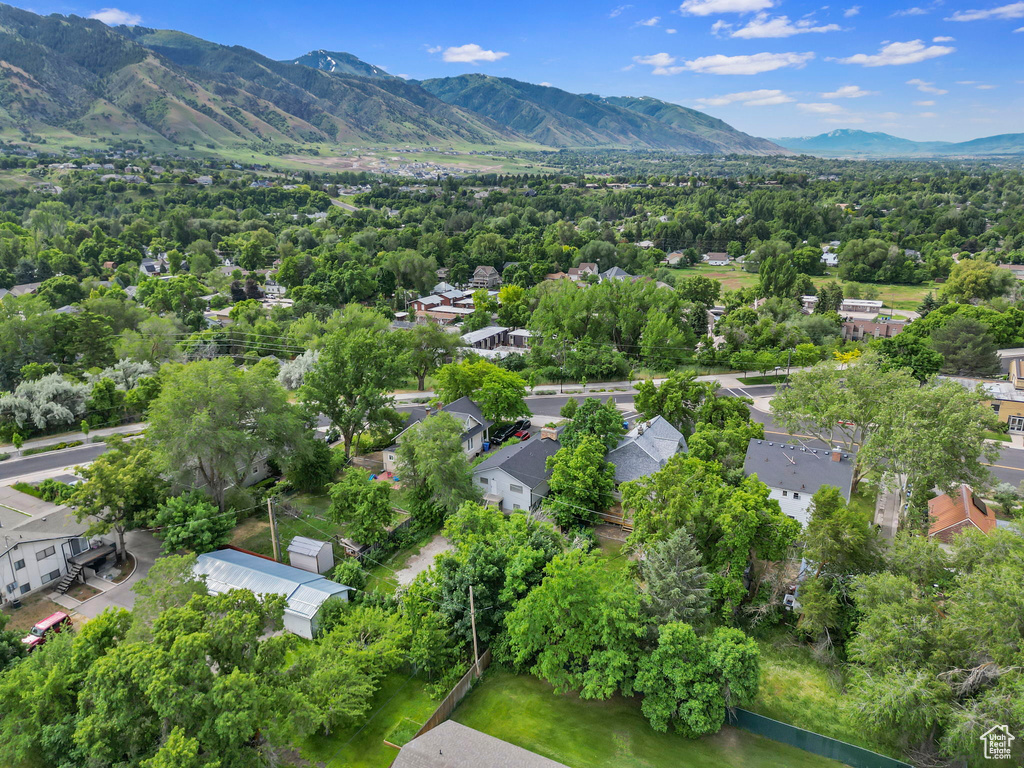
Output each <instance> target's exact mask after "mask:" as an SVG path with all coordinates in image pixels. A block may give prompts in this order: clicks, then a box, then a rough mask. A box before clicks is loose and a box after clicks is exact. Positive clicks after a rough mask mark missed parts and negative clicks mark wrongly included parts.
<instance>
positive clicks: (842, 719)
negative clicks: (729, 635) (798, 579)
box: [749, 634, 898, 757]
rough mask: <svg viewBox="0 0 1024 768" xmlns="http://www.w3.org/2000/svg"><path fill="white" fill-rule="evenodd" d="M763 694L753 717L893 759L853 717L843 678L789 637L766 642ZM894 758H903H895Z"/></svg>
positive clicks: (756, 703)
mask: <svg viewBox="0 0 1024 768" xmlns="http://www.w3.org/2000/svg"><path fill="white" fill-rule="evenodd" d="M759 645H760V647H761V689H760V692H759V694H758V698H757V701H756V702H755V703H754V704H753V705H752V706H751V707H749V709H750V710H751V711H753V712H757V713H759V714H762V715H765V716H766V717H771V718H773V719H775V720H780V721H782V722H784V723H789V724H790V725H795V726H797V727H798V728H803V729H805V730H808V731H814V732H815V733H820V734H822V735H824V736H831V737H832V738H834V739H839V740H841V741H845V742H847V743H850V744H856V745H857V746H859V747H864V748H865V749H870V750H873V751H875V752H881V753H883V754H890V752H889V750H887V749H886V748H885V747H884V746H883V745H882V744H880V743H878V742H877V741H876V740H875V739H874V738H872V734H871V733H869V732H868V731H867V730H865V729H864V728H863V727H862V726H859V725H857V724H856V723H855V722H854V720H853V718H852V717H851V711H850V709H849V703H848V701H847V699H846V697H845V696H844V694H843V692H842V690H841V683H842V681H841V679H840V678H839V675H838V673H830V672H829V670H828V669H827V668H826V667H824V666H822V665H821V664H819V663H817V662H816V661H815V660H814V658H813V657H812V655H811V650H810V648H808V647H807V646H805V645H796V644H794V643H793V642H792V640H791V639H790V636H789V635H788V634H785V635H780V637H779V639H778V640H777V641H776V642H774V643H773V642H770V641H761V642H760V643H759ZM892 756H893V757H898V755H895V754H893V755H892Z"/></svg>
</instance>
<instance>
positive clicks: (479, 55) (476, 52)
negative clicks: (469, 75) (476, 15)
mask: <svg viewBox="0 0 1024 768" xmlns="http://www.w3.org/2000/svg"><path fill="white" fill-rule="evenodd" d="M506 56H508V54H507V53H506V52H504V51H488V50H487V49H485V48H481V47H480V46H479V45H477V44H476V43H469V44H467V45H455V46H452V47H450V48H448V49H447V50H445V52H444V55H443V56H442V58H443V59H444V60H445V61H447V62H449V63H463V64H476V63H478V62H481V61H497V60H498V59H503V58H505V57H506Z"/></svg>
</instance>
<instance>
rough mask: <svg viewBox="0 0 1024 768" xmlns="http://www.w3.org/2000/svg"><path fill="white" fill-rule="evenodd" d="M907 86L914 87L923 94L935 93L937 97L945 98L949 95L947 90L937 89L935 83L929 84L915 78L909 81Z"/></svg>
mask: <svg viewBox="0 0 1024 768" xmlns="http://www.w3.org/2000/svg"><path fill="white" fill-rule="evenodd" d="M907 85H912V86H914V87H915V88H917V90H919V91H921V93H934V94H935V95H936V96H943V95H944V94H947V93H949V91H947V90H946V89H945V88H936V87H935V83H929V82H928V81H926V80H921V79H920V78H917V77H915V78H914V79H913V80H907Z"/></svg>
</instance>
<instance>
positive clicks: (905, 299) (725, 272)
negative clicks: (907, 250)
mask: <svg viewBox="0 0 1024 768" xmlns="http://www.w3.org/2000/svg"><path fill="white" fill-rule="evenodd" d="M674 269H675V271H677V272H678V273H680V274H679V276H686V275H689V274H697V275H703V276H705V277H710V278H711V279H712V280H717V281H718V282H720V283H721V284H722V288H723V289H724V290H727V291H733V290H736V289H737V288H753V287H756V286H757V283H758V277H757V274H756V273H754V272H747V271H745V270H744V269H743V267H742V266H729V267H712V266H709V265H707V264H697V265H695V266H692V267H676V268H674ZM832 280H836V281H839V282H842V281H840V280H839V277H838V274H837V270H835V269H832V270H829V271H828V272H826V274H824V275H818V276H813V277H811V282H812V283H814V284H815V285H816V286H821V285H823V284H825V283H828V282H831V281H832ZM859 285H860V289H861V295H863V293H864V291H865V290H870V289H871V288H873V289H874V290H876V291H877V292H878V298H879V299H880V300H882V301H883V302H885V307H887V308H889V309H917V307H918V305H919V304H920V303H921V301H922V300H923V299H924V297H925V295H926V294H927V293H929V292H931V293H938V291H939V289H940V288H941V287H942V286H940V285H939V284H937V283H935V282H933V281H929V282H927V283H922V284H921V285H896V284H894V283H860V284H859Z"/></svg>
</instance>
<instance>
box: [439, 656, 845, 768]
mask: <svg viewBox="0 0 1024 768" xmlns="http://www.w3.org/2000/svg"><path fill="white" fill-rule="evenodd" d="M453 719H454V720H456V721H458V722H460V723H462V724H463V725H467V726H469V727H470V728H476V729H477V730H479V731H483V732H484V733H489V734H490V735H491V736H495V737H497V738H499V739H503V740H504V741H508V742H510V743H512V744H516V745H518V746H520V747H523V748H525V749H529V750H530V751H532V752H536V753H538V754H541V755H544V756H545V757H548V758H550V759H552V760H557V761H558V762H561V763H564V764H565V765H567V766H569V768H705V766H715V768H838V766H839V763H836V762H834V761H832V760H826V759H825V758H822V757H818V756H817V755H812V754H810V753H809V752H804V751H802V750H799V749H795V748H793V747H789V746H786V745H784V744H779V743H777V742H774V741H770V740H768V739H764V738H761V737H759V736H753V735H751V734H749V733H747V732H745V731H741V730H738V729H736V728H730V727H728V726H726V727H724V728H722V730H721V731H720V732H719V733H717V734H716V735H714V736H707V737H704V738H702V739H696V740H690V739H686V738H683V737H682V736H679V735H678V734H674V733H658V732H657V731H654V730H653V729H652V728H651V727H650V726H649V725H648V724H647V720H646V719H645V718H644V716H643V715H642V714H641V712H640V705H639V703H638V702H637V701H636V700H633V699H625V698H623V697H621V696H616V697H614V698H612V699H610V700H608V701H583V700H581V699H580V698H579V697H577V696H575V695H567V696H556V695H555V694H554V692H553V691H552V689H551V686H549V685H548V684H547V683H544V682H541V681H540V680H538V679H536V678H534V677H531V676H528V675H516V674H513V673H512V672H509V671H507V670H504V669H500V668H498V667H493V666H492V667H491V668H490V669H489V670H488V671H487V673H486V674H485V675H484V677H483V679H482V680H481V681H480V682H479V683H478V684H477V685H476V686H475V687H474V688H473V690H472V691H470V693H469V695H468V696H467V697H466V698H465V699H464V700H463V702H462V704H461V705H459V708H458V709H456V710H455V715H454V718H453Z"/></svg>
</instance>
